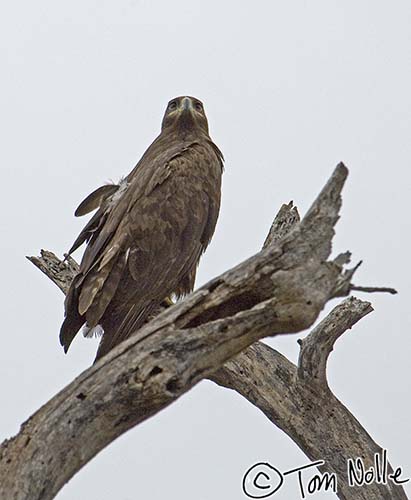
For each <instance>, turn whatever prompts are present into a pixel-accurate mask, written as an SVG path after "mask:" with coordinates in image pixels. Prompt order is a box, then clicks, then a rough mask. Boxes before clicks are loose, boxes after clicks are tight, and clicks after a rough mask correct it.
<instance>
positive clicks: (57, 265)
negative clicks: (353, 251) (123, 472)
mask: <svg viewBox="0 0 411 500" xmlns="http://www.w3.org/2000/svg"><path fill="white" fill-rule="evenodd" d="M346 175H347V170H346V168H345V167H344V166H343V165H342V164H340V165H339V166H338V167H337V168H336V170H335V172H334V174H333V176H332V177H331V179H330V181H329V182H328V183H327V185H326V186H325V188H324V189H323V191H322V192H321V193H320V195H319V197H318V198H317V200H316V201H315V202H314V204H313V206H312V208H311V209H310V211H309V212H308V213H307V215H306V217H304V219H303V220H302V221H301V222H300V223H298V216H296V211H295V210H294V211H293V213H292V214H290V211H292V210H293V209H292V206H290V205H289V206H288V209H287V206H285V207H286V208H284V207H283V209H282V210H283V214H282V215H281V217H280V216H279V218H278V219H277V222H275V223H274V229H272V231H270V234H271V236H269V237H268V238H269V239H268V242H267V243H266V245H265V248H264V249H263V250H262V251H261V252H260V253H258V254H257V255H255V256H253V257H252V258H250V259H248V260H247V261H245V262H243V263H242V264H240V265H238V266H236V267H235V268H234V269H232V270H230V271H228V272H226V273H224V274H222V275H221V276H220V277H218V278H216V279H214V280H212V281H210V282H209V283H207V284H206V285H205V286H204V287H202V288H200V289H199V290H197V291H196V292H194V293H192V294H190V295H189V296H188V297H187V298H186V299H185V300H184V301H182V302H180V303H178V304H176V305H174V306H172V307H170V308H168V309H166V310H165V311H164V312H162V313H161V314H159V315H158V316H157V317H156V318H154V319H153V320H152V321H150V322H149V323H148V324H146V325H145V326H144V327H143V328H141V329H140V330H139V331H138V332H136V334H135V335H134V336H133V337H132V338H130V339H128V340H127V341H125V342H123V343H122V344H120V345H119V346H117V347H116V348H115V349H113V351H111V352H110V353H109V354H108V355H107V356H105V357H104V358H102V359H101V360H100V361H99V362H98V363H96V364H95V365H93V366H92V367H91V368H89V369H88V370H86V371H85V372H84V373H82V374H81V375H80V376H79V377H78V378H77V379H76V380H74V381H73V382H72V383H71V384H70V385H68V386H67V387H66V388H65V389H63V390H62V391H61V392H60V393H59V394H57V395H56V396H55V397H54V398H53V399H52V400H50V401H49V402H48V403H46V404H45V405H44V406H43V407H42V408H40V409H39V410H38V411H37V412H36V413H35V414H34V415H33V416H32V417H31V418H30V419H29V420H28V421H27V422H25V423H24V424H23V426H22V428H21V431H20V432H19V434H18V435H17V436H15V437H14V438H12V439H11V440H7V441H6V442H4V443H3V444H2V446H1V448H0V478H1V481H0V498H7V499H30V500H35V499H50V498H53V497H54V496H55V494H56V493H57V492H58V491H59V489H60V488H61V487H62V486H63V485H64V484H65V483H66V482H67V481H68V480H69V479H70V478H71V477H72V476H73V474H75V473H76V472H77V471H78V470H79V469H80V468H81V467H82V466H83V465H84V464H86V463H87V462H88V461H89V460H90V459H91V458H92V457H93V456H94V455H95V454H96V453H98V452H99V451H100V450H101V449H103V448H104V447H105V446H107V445H108V444H109V443H110V442H111V441H113V440H114V439H115V438H116V437H118V436H119V435H121V434H122V433H124V432H125V431H126V430H128V429H130V428H131V427H133V426H134V425H136V424H138V423H139V422H142V421H143V420H145V419H147V418H148V417H150V416H152V415H154V414H155V413H157V412H158V411H160V410H161V409H162V408H164V407H166V406H167V405H168V404H170V403H171V402H173V401H174V400H175V399H177V398H178V397H179V396H180V395H182V394H183V393H184V392H186V391H187V390H189V389H190V388H191V387H192V386H193V385H194V384H196V383H197V382H198V381H199V380H201V379H203V378H205V377H210V376H212V377H213V379H214V380H216V381H219V382H220V383H224V384H225V385H227V386H230V384H231V386H232V387H234V388H236V390H238V391H239V392H240V393H244V395H245V396H246V397H248V399H249V400H250V401H252V402H253V403H254V404H256V405H257V406H258V407H259V408H261V409H262V410H263V411H265V413H266V414H267V416H269V418H271V419H272V420H273V421H275V418H273V415H274V414H276V412H277V410H276V409H275V408H276V405H277V404H278V401H277V400H276V392H275V391H276V384H278V383H280V382H281V379H278V380H277V379H276V378H275V377H274V378H272V374H273V373H275V372H276V370H275V358H276V357H278V356H281V355H279V354H278V353H276V354H272V353H271V351H272V350H269V351H266V349H268V348H267V347H266V346H263V345H262V344H259V343H257V344H255V345H253V346H251V347H248V346H250V345H251V344H253V343H254V342H255V341H256V340H258V339H260V338H262V337H265V336H272V335H276V334H283V333H290V332H297V331H301V330H304V329H306V328H308V327H309V326H310V325H311V324H312V323H313V322H314V320H315V319H316V318H317V316H318V314H319V312H320V311H321V309H322V307H323V306H324V304H325V303H326V302H327V301H328V300H329V298H330V297H332V296H333V294H335V290H336V289H337V287H338V283H340V282H341V277H342V276H343V275H344V271H343V269H342V266H343V264H345V263H346V262H347V260H348V255H347V254H342V255H341V256H339V257H337V258H336V259H334V260H333V261H327V258H328V257H329V254H330V251H331V239H332V237H333V234H334V230H333V227H334V224H335V222H336V221H337V219H338V211H339V208H340V204H341V198H340V192H341V189H342V186H343V183H344V181H345V178H346ZM287 220H288V222H287ZM282 221H283V222H282ZM275 227H277V228H278V231H279V233H281V228H283V229H284V231H283V232H282V233H281V234H279V235H278V237H276V236H275V232H276V229H275ZM290 229H292V231H290ZM31 260H32V261H33V259H31ZM33 262H34V263H35V264H36V265H37V266H38V267H40V268H41V269H42V271H43V272H45V273H46V274H47V275H48V276H49V277H50V278H51V279H53V281H54V282H55V283H56V284H57V285H58V286H59V287H60V289H62V290H63V291H66V290H67V287H68V285H69V283H70V272H71V271H72V272H74V271H75V266H74V265H73V263H71V262H69V263H68V264H64V263H62V262H61V261H60V260H59V259H57V257H55V256H53V255H52V254H51V253H48V252H47V253H46V252H43V253H42V257H40V258H39V259H38V260H37V261H33ZM71 266H73V267H72V270H71V271H70V269H71ZM71 277H72V276H71ZM247 347H248V349H247V350H246V351H245V353H244V354H240V355H239V356H238V357H237V358H234V359H233V360H232V361H230V362H228V363H227V361H228V360H229V359H232V358H233V357H234V356H235V355H237V354H238V353H240V351H242V350H244V349H245V348H247ZM256 349H257V350H263V351H265V353H266V354H267V356H268V358H267V359H269V356H271V360H270V363H273V365H272V367H271V368H270V369H269V370H268V369H267V368H268V366H269V365H267V364H266V362H265V361H264V359H263V358H261V359H259V357H260V354H261V353H259V352H258V351H256ZM253 352H254V353H256V356H255V357H254V359H252V358H249V355H250V353H253ZM269 352H270V353H271V354H270V355H268V353H269ZM272 352H273V353H275V351H272ZM307 352H308V351H307ZM241 356H246V357H247V359H248V360H249V365H247V364H245V365H244V367H243V368H242V367H241V366H240V367H238V370H239V371H237V373H236V376H237V377H238V378H239V380H238V384H243V385H242V386H241V387H235V382H233V381H232V380H230V379H229V378H227V377H228V374H229V373H231V376H233V375H234V373H235V371H233V370H232V368H231V372H230V366H231V367H232V366H236V367H237V366H238V359H241V358H240V357H241ZM272 356H274V358H273V357H272ZM307 359H308V358H307ZM284 360H285V358H284ZM284 362H287V363H289V362H288V361H287V360H285V361H284ZM224 363H227V364H226V365H225V367H224V369H222V370H223V371H221V370H220V372H216V369H218V368H220V367H221V366H222V365H224ZM233 363H234V365H233ZM261 363H262V364H261ZM264 367H265V370H263V369H262V368H264ZM246 369H247V370H249V371H254V372H255V373H256V374H258V376H259V378H258V380H259V383H261V384H262V385H264V386H265V387H266V391H268V392H272V393H273V395H271V394H267V395H265V396H264V394H263V393H258V391H257V392H256V391H254V389H253V386H252V385H250V384H252V380H253V379H252V378H250V381H248V380H247V377H246V376H245V377H244V376H239V374H240V375H241V373H242V372H241V370H246ZM227 370H228V371H227ZM236 370H237V368H236ZM213 372H214V375H212V374H213ZM218 373H219V375H220V379H218V378H217V377H218V375H217V374H218ZM224 373H225V377H226V378H225V379H224V378H221V377H222V374H223V375H224ZM244 373H245V372H244ZM292 374H293V371H292V369H291V368H290V372H289V374H288V375H287V374H285V375H284V377H285V379H288V382H289V387H288V391H287V392H283V395H282V397H283V398H285V399H286V400H287V401H284V405H289V406H290V408H291V407H293V408H294V410H293V411H294V412H295V406H294V404H295V402H294V399H293V398H294V397H296V396H295V394H297V392H296V391H298V390H299V389H298V387H300V386H301V383H300V384H297V385H296V384H295V383H294V385H293V384H292V383H291V382H292V381H291V378H290V376H291V375H292ZM295 374H296V368H295V367H294V375H293V377H294V376H295ZM285 379H284V380H285ZM254 380H255V379H254ZM304 383H305V384H306V385H307V387H314V385H313V384H314V383H313V382H312V381H311V380H309V381H308V382H306V381H305V380H304ZM247 384H249V385H248V387H247ZM317 386H318V384H317ZM304 387H305V386H304ZM307 387H305V388H304V390H302V392H301V394H298V398H299V399H296V400H295V401H300V399H301V398H302V397H303V396H304V397H305V398H306V399H305V400H304V405H305V406H304V405H303V406H302V408H303V409H305V410H306V411H303V412H302V413H303V414H305V415H308V417H306V418H309V413H308V409H307V408H310V406H312V405H315V404H317V403H318V401H319V399H318V397H319V396H318V394H321V391H317V390H314V389H311V390H310V391H308V389H307ZM285 389H286V386H285V385H284V391H285ZM304 391H305V392H304ZM317 393H318V394H317ZM253 394H255V396H253ZM260 399H261V400H260ZM299 413H300V412H299ZM278 414H279V415H280V418H279V421H278V422H277V421H275V423H276V424H277V425H281V422H282V420H281V418H284V416H281V415H282V414H281V412H279V413H278ZM352 418H353V417H352ZM289 420H290V419H289ZM291 420H293V419H291ZM328 420H329V419H328ZM328 420H327V418H325V417H324V418H323V420H322V421H321V424H322V425H324V426H327V424H328ZM301 422H304V419H303V418H302V419H301ZM301 422H300V423H301ZM313 427H315V422H313V423H312V425H311V431H310V433H309V434H307V436H308V438H307V439H308V441H309V443H310V446H309V447H307V446H306V443H305V441H306V438H305V437H304V435H303V434H302V430H301V428H299V427H298V429H294V428H293V427H292V425H291V429H290V428H287V426H286V425H285V424H284V430H285V431H286V432H287V433H288V434H289V435H290V436H291V437H293V436H294V437H293V439H295V441H296V442H297V444H299V446H300V447H301V448H302V449H304V451H306V453H307V454H308V456H312V455H311V454H310V453H311V451H313V450H315V442H314V441H313V442H311V441H310V439H309V438H311V437H313V436H314V437H315V429H314V428H313ZM282 428H283V427H282ZM329 429H331V426H329ZM360 429H361V431H362V432H363V433H365V434H366V432H365V431H364V430H363V429H362V428H361V427H360ZM316 432H317V434H318V432H319V431H318V429H317V431H316ZM293 433H294V434H293ZM367 436H368V435H367ZM319 449H320V450H321V449H322V448H321V446H320V447H319ZM334 453H335V449H334ZM324 458H328V457H324ZM341 498H361V497H358V496H356V497H353V496H351V497H349V496H347V497H343V496H341ZM367 498H372V497H367ZM386 498H405V497H399V496H398V497H395V496H391V497H386Z"/></svg>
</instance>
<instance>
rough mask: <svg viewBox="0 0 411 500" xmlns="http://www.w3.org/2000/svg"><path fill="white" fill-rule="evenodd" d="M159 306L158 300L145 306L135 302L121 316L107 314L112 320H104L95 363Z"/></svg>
mask: <svg viewBox="0 0 411 500" xmlns="http://www.w3.org/2000/svg"><path fill="white" fill-rule="evenodd" d="M157 307H158V303H157V302H150V303H149V304H146V305H144V306H141V305H139V304H135V305H133V306H131V307H130V309H129V310H128V311H127V313H126V314H125V315H122V316H121V317H120V315H117V314H115V313H114V314H113V313H111V314H110V315H106V317H108V318H110V322H109V323H108V322H103V329H104V333H103V337H102V339H101V341H100V344H99V346H98V350H97V354H96V358H95V360H94V363H95V362H96V361H98V360H99V359H100V358H101V357H103V356H104V355H105V354H107V353H108V352H109V351H111V349H113V348H114V347H115V346H116V345H118V344H120V342H123V340H126V339H128V338H129V337H130V336H131V335H132V334H133V333H134V332H136V331H137V330H138V329H139V328H140V327H141V326H143V325H144V323H146V321H147V320H148V319H149V318H150V317H151V314H152V312H153V311H154V310H155V309H156V308H157ZM116 318H118V319H117V321H116Z"/></svg>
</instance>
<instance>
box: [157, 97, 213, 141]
mask: <svg viewBox="0 0 411 500" xmlns="http://www.w3.org/2000/svg"><path fill="white" fill-rule="evenodd" d="M194 129H200V130H202V131H203V132H205V133H206V134H208V122H207V117H206V115H205V112H204V106H203V103H202V102H201V101H200V100H199V99H197V98H196V97H190V96H180V97H175V98H174V99H171V101H170V102H169V103H168V105H167V109H166V112H165V113H164V118H163V122H162V124H161V130H162V131H166V130H167V131H168V130H170V131H171V130H175V131H177V132H178V131H181V132H182V133H187V132H189V131H190V130H194Z"/></svg>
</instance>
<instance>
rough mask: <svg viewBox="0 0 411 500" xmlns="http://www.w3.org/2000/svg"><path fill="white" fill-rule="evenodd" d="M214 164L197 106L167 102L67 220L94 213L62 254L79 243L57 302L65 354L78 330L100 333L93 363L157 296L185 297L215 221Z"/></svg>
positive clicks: (217, 164) (217, 163)
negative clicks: (74, 269)
mask: <svg viewBox="0 0 411 500" xmlns="http://www.w3.org/2000/svg"><path fill="white" fill-rule="evenodd" d="M223 161H224V159H223V155H222V153H221V151H220V150H219V149H218V147H217V146H216V145H215V144H214V142H213V141H212V140H211V138H210V136H209V133H208V122H207V118H206V115H205V112H204V108H203V104H202V103H201V101H199V100H198V99H196V98H195V97H188V96H182V97H176V98H174V99H172V100H171V101H170V102H169V103H168V106H167V108H166V111H165V114H164V118H163V121H162V126H161V133H160V135H159V136H158V137H157V139H155V141H154V142H153V143H152V144H151V146H150V147H149V148H148V149H147V150H146V152H145V153H144V155H143V156H142V158H141V160H140V161H139V162H138V163H137V165H136V166H135V167H134V169H133V170H132V171H131V172H130V174H129V175H127V177H125V178H124V179H122V180H121V181H120V183H119V184H117V185H116V184H112V185H106V186H102V187H100V188H98V189H97V190H96V191H94V192H93V193H91V194H90V195H89V196H88V197H87V198H86V199H85V200H84V201H83V202H82V203H81V204H80V206H79V207H78V209H77V210H76V212H75V215H76V216H79V215H85V214H87V213H89V212H91V211H93V210H95V209H97V208H98V210H97V212H96V213H95V214H94V216H93V217H92V218H91V219H90V221H89V222H88V224H87V225H86V226H85V227H84V229H83V230H82V231H81V233H80V235H79V236H78V238H77V239H76V241H75V242H74V244H73V246H72V247H71V249H70V250H69V253H72V252H74V250H76V249H77V248H78V247H79V246H80V245H81V244H82V243H84V242H87V247H86V250H85V252H84V255H83V258H82V261H81V264H80V269H79V272H78V274H77V275H76V276H75V278H74V280H73V282H72V284H71V286H70V289H69V292H68V294H67V296H66V300H65V319H64V322H63V325H62V327H61V330H60V342H61V344H62V346H63V347H64V351H65V352H67V350H68V348H69V346H70V344H71V342H72V340H73V339H74V337H75V335H76V334H77V332H78V331H79V329H80V328H81V327H82V326H83V325H84V329H85V335H86V336H90V335H92V334H93V333H102V338H101V341H100V345H99V348H98V351H97V356H96V360H97V359H99V358H100V357H102V356H104V355H105V354H106V353H107V352H108V351H110V349H112V348H113V347H114V346H116V345H117V344H119V343H120V342H121V341H123V340H124V339H126V338H128V337H129V336H130V335H131V334H132V333H133V332H134V331H136V330H137V329H138V328H139V327H140V326H141V325H142V324H143V323H144V322H145V321H146V320H147V318H148V317H149V316H150V314H151V313H152V312H153V311H154V310H155V309H156V308H157V307H158V306H159V305H160V304H161V303H162V302H163V301H164V300H165V299H167V298H168V297H170V296H171V295H172V294H175V296H177V297H181V296H182V295H184V294H186V293H188V292H190V291H192V289H193V287H194V280H195V276H196V269H197V265H198V262H199V259H200V257H201V255H202V253H203V252H204V251H205V249H206V248H207V246H208V244H209V242H210V240H211V237H212V235H213V233H214V229H215V225H216V222H217V217H218V213H219V208H220V196H221V175H222V171H223Z"/></svg>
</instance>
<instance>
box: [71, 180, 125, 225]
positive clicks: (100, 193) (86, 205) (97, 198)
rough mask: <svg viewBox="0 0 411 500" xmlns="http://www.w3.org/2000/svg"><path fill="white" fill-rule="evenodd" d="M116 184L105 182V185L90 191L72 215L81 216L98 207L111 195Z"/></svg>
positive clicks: (115, 188) (116, 187)
mask: <svg viewBox="0 0 411 500" xmlns="http://www.w3.org/2000/svg"><path fill="white" fill-rule="evenodd" d="M119 187H120V186H119V185H118V184H106V185H105V186H100V187H99V188H97V189H96V190H94V191H93V192H92V193H90V194H89V195H88V196H87V197H86V198H85V199H84V200H83V201H82V202H81V203H80V205H79V206H78V207H77V208H76V211H75V212H74V215H75V216H76V217H82V216H83V215H86V214H88V213H90V212H92V211H93V210H95V209H96V208H99V207H100V206H101V205H102V204H103V203H104V202H105V201H106V200H107V199H108V198H109V197H110V196H112V195H113V194H114V193H115V192H116V191H117V190H118V189H119Z"/></svg>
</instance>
